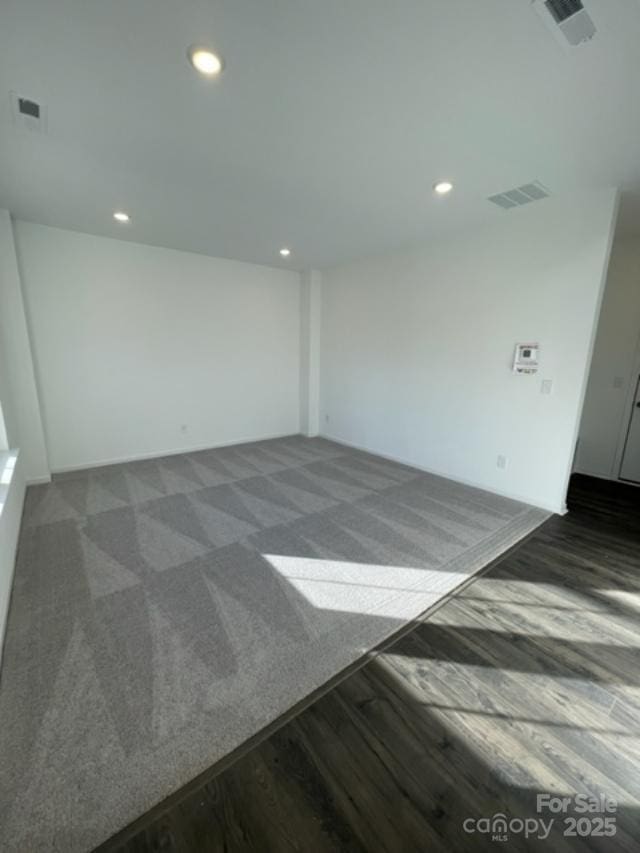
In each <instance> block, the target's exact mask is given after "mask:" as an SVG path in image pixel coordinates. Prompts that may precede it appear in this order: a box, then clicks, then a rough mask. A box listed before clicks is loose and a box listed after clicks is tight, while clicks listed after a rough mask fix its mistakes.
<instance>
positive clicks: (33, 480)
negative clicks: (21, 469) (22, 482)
mask: <svg viewBox="0 0 640 853" xmlns="http://www.w3.org/2000/svg"><path fill="white" fill-rule="evenodd" d="M50 482H51V474H47V475H45V476H43V477H29V478H28V479H27V486H41V485H43V484H44V483H50Z"/></svg>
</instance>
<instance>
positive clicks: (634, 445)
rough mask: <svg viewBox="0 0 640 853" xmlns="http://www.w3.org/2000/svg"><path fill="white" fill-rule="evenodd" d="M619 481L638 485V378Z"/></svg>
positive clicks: (639, 435)
mask: <svg viewBox="0 0 640 853" xmlns="http://www.w3.org/2000/svg"><path fill="white" fill-rule="evenodd" d="M620 479H621V480H626V481H628V482H631V483H640V376H639V377H638V380H637V382H636V391H635V396H634V398H633V406H632V408H631V418H630V420H629V428H628V430H627V437H626V440H625V445H624V450H623V453H622V463H621V465H620Z"/></svg>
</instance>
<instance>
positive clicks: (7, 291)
mask: <svg viewBox="0 0 640 853" xmlns="http://www.w3.org/2000/svg"><path fill="white" fill-rule="evenodd" d="M0 401H1V405H2V413H3V416H4V421H5V426H6V430H7V438H8V444H9V446H10V447H19V448H20V450H21V458H22V465H23V470H24V473H25V477H26V479H27V482H38V481H42V480H48V479H49V473H50V472H49V461H48V458H47V451H46V446H45V440H44V432H43V428H42V420H41V417H40V402H39V398H38V390H37V387H36V381H35V376H34V370H33V360H32V357H31V347H30V341H29V333H28V329H27V323H26V321H25V313H24V303H23V294H22V290H21V287H20V277H19V273H18V267H17V263H16V252H15V246H14V232H13V228H12V222H11V218H10V216H9V213H8V212H7V211H6V210H0Z"/></svg>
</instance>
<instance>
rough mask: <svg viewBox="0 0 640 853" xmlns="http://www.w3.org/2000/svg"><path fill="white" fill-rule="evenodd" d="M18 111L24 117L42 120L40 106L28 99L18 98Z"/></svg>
mask: <svg viewBox="0 0 640 853" xmlns="http://www.w3.org/2000/svg"><path fill="white" fill-rule="evenodd" d="M18 110H19V112H20V113H21V114H22V115H23V116H31V118H38V119H39V118H40V104H36V102H35V101H30V100H29V99H28V98H18Z"/></svg>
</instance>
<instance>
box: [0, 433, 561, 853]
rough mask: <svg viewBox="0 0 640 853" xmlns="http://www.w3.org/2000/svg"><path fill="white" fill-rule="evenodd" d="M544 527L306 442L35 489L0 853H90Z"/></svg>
mask: <svg viewBox="0 0 640 853" xmlns="http://www.w3.org/2000/svg"><path fill="white" fill-rule="evenodd" d="M546 517H547V514H546V513H544V512H541V511H539V510H535V509H532V508H531V507H528V506H526V505H524V504H520V503H517V502H515V501H511V500H507V499H504V498H500V497H497V496H495V495H492V494H489V493H487V492H483V491H480V490H478V489H472V488H468V487H466V486H462V485H460V484H457V483H453V482H451V481H448V480H445V479H442V478H439V477H435V476H432V475H427V474H423V473H421V472H419V471H416V470H414V469H412V468H408V467H405V466H402V465H396V464H394V463H391V462H387V461H385V460H382V459H380V458H378V457H375V456H370V455H368V454H364V453H359V452H355V451H351V450H347V449H345V448H343V447H341V446H339V445H336V444H333V443H331V442H328V441H325V440H323V439H304V438H302V437H300V436H294V437H291V438H287V439H278V440H274V441H265V442H256V443H253V444H245V445H240V446H236V447H233V448H222V449H218V450H211V451H205V452H201V453H191V454H186V455H182V456H172V457H166V458H163V459H157V460H152V461H145V462H136V463H130V464H127V465H117V466H112V467H108V468H97V469H93V470H91V471H83V472H81V473H75V474H73V475H64V476H58V477H56V478H55V479H54V482H53V483H52V484H50V485H46V486H37V487H32V488H30V489H29V490H28V493H27V501H26V506H25V516H24V524H23V530H22V535H21V540H20V547H19V552H18V564H17V569H16V578H15V584H14V591H13V598H12V603H11V609H10V613H9V622H8V631H7V637H6V646H5V654H4V666H3V671H2V677H1V681H0V756H1V762H0V763H1V767H0V798H1V799H0V827H2V830H1V831H2V839H1V844H0V847H1V848H2V850H4V851H9V850H11V851H21V853H25V851H41V850H42V851H45V850H46V851H49V850H59V851H64V853H72V851H76V850H78V851H83V850H88V849H91V848H92V847H93V846H94V845H96V844H97V843H99V842H101V841H103V840H105V839H106V838H107V837H109V836H110V835H111V834H112V833H114V832H115V831H117V830H119V829H120V828H122V827H123V826H125V825H126V824H127V823H129V822H130V821H131V820H133V819H134V818H136V817H137V816H138V815H139V814H141V813H142V812H144V811H145V810H147V809H148V808H149V807H151V806H152V805H154V804H155V803H156V802H158V801H159V800H161V799H162V798H164V797H165V796H166V795H168V794H169V793H171V792H172V791H174V790H175V789H177V788H179V787H180V786H181V785H183V784H184V783H186V782H187V781H189V780H190V779H191V778H193V777H194V776H195V775H197V774H198V773H200V772H201V771H203V770H204V769H206V768H207V767H208V766H209V765H211V764H212V763H213V762H215V761H217V760H218V759H220V758H221V757H222V756H224V755H225V754H226V753H228V752H229V751H230V750H232V749H233V748H235V747H236V746H237V745H238V744H240V743H241V742H242V741H243V740H245V739H246V738H247V737H249V736H250V735H253V734H254V733H255V732H257V731H258V730H260V729H261V728H262V727H263V726H265V724H267V723H269V722H270V721H272V720H273V719H274V718H275V717H277V716H278V715H280V714H281V713H283V712H284V711H285V710H287V709H288V708H289V707H291V706H292V705H293V704H294V703H296V702H297V701H298V700H300V699H302V698H303V697H304V696H305V695H308V694H309V693H310V692H311V691H313V690H314V689H315V688H317V687H318V686H320V685H322V684H323V683H324V682H325V681H326V680H327V679H329V678H330V677H331V676H333V675H335V674H336V673H337V672H339V671H340V670H341V669H342V668H344V667H345V666H347V665H348V664H350V663H352V662H353V661H354V660H357V659H358V658H359V657H360V656H361V655H362V654H363V653H364V652H365V651H366V650H368V649H371V648H372V647H373V646H374V645H376V644H378V643H379V642H380V641H382V640H383V639H384V638H385V637H386V636H388V635H389V634H390V633H392V632H393V631H395V630H397V629H398V627H400V626H401V625H402V624H404V623H405V622H407V621H408V620H411V619H413V618H415V617H417V616H418V615H419V614H420V613H422V612H423V611H424V610H425V609H426V608H428V607H429V606H431V605H432V604H433V603H434V602H436V601H437V600H438V599H439V598H441V597H442V596H443V595H445V594H446V593H447V592H449V591H450V590H451V589H453V588H454V587H455V586H457V585H458V584H459V583H461V582H462V581H464V580H465V579H466V578H467V577H468V576H469V575H470V574H471V573H473V572H474V571H477V570H478V569H480V568H481V567H482V566H484V565H486V563H487V562H488V561H490V560H491V559H493V558H494V557H496V556H498V555H499V554H500V553H502V552H503V551H504V550H506V549H507V548H509V547H510V546H511V545H513V544H514V543H515V542H517V541H518V540H519V539H520V538H521V537H522V536H524V535H525V534H527V533H529V532H530V531H531V530H533V529H534V528H535V527H536V526H537V525H539V524H540V523H541V522H542V521H543V520H544V519H545V518H546Z"/></svg>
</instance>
